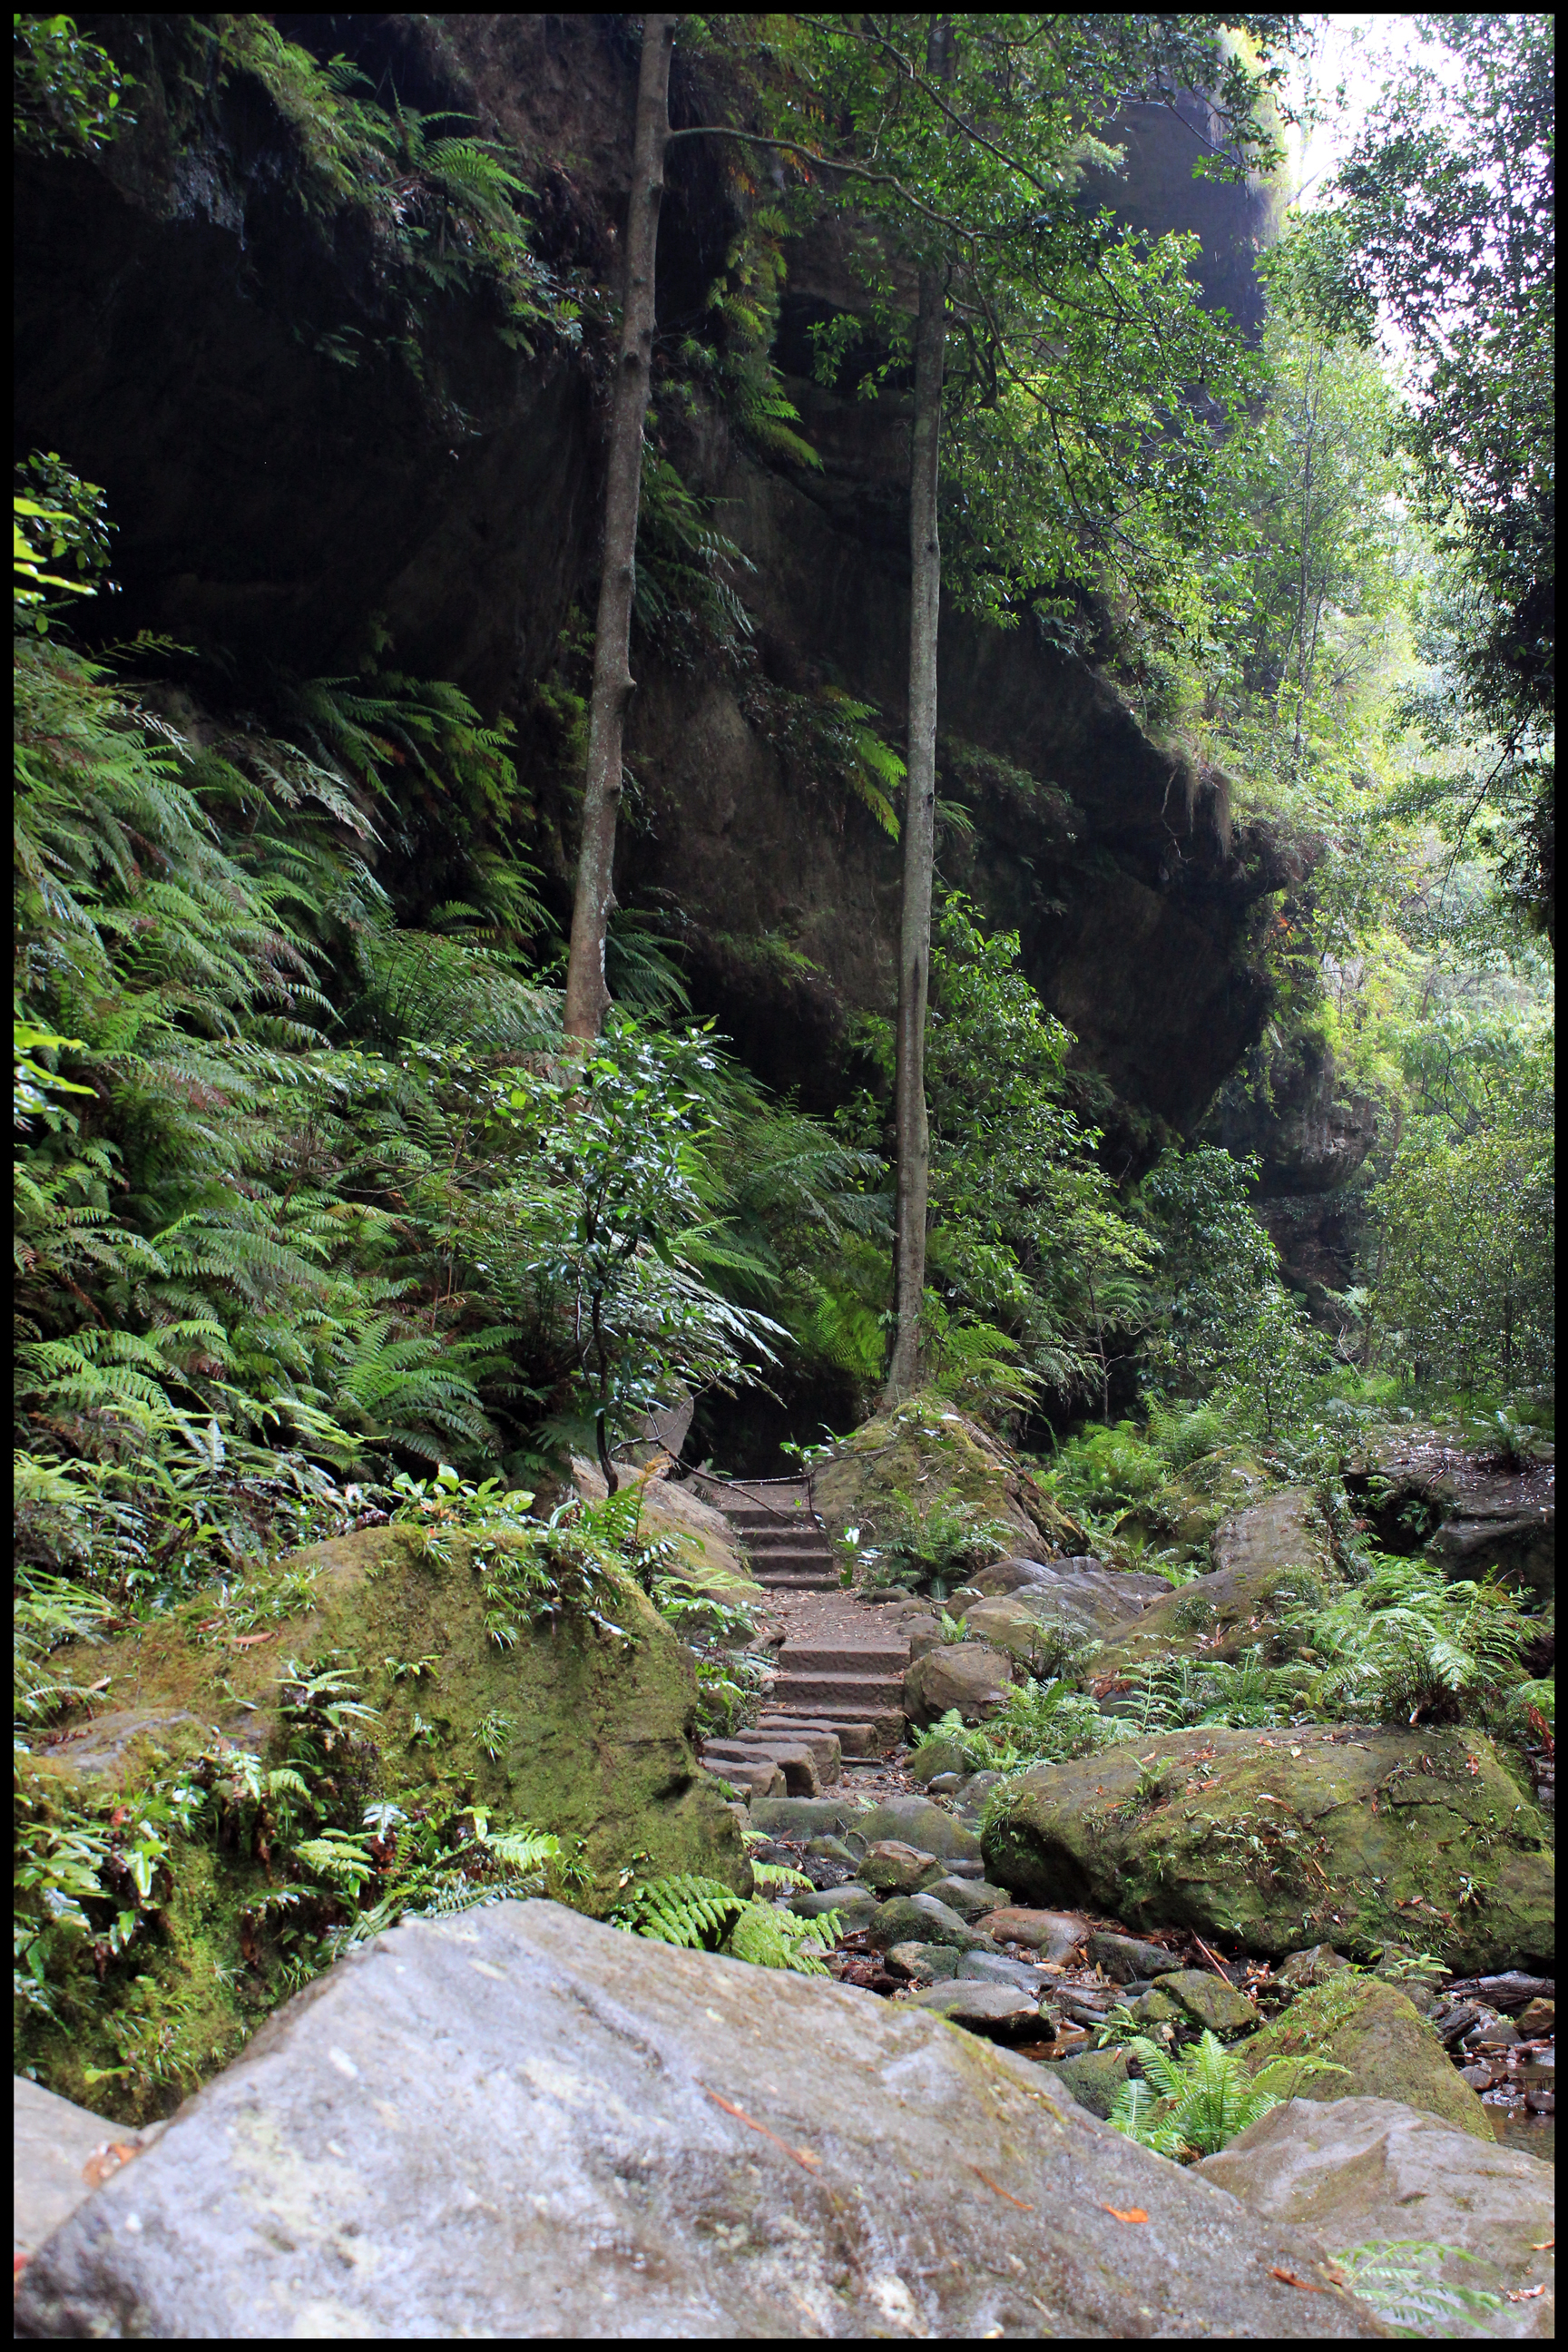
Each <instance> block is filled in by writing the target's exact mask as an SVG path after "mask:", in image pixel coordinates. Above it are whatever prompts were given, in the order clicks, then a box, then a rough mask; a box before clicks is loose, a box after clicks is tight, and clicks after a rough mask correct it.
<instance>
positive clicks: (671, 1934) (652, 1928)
mask: <svg viewBox="0 0 1568 2352" xmlns="http://www.w3.org/2000/svg"><path fill="white" fill-rule="evenodd" d="M610 1924H611V1926H612V1927H624V1928H626V1930H627V1931H628V1932H629V1933H630V1934H632V1935H634V1936H647V1937H650V1938H651V1939H652V1940H653V1941H654V1942H655V1943H660V1944H675V1945H678V1946H679V1947H680V1948H683V1949H684V1950H687V1951H694V1952H721V1953H723V1954H725V1955H726V1956H727V1957H728V1958H731V1959H735V1960H749V1961H750V1962H751V1964H752V1967H753V1968H759V1969H789V1970H790V1972H791V1973H792V1974H793V1975H795V1976H803V1977H821V1976H826V1974H827V1963H826V1957H825V1955H826V1953H827V1951H828V1950H829V1949H830V1948H832V1946H833V1945H834V1944H835V1943H836V1942H837V1938H838V1935H839V1932H840V1923H839V1918H838V1915H837V1912H829V1913H828V1914H826V1916H825V1917H823V1918H820V1919H797V1918H796V1917H795V1915H794V1913H793V1912H789V1911H780V1910H775V1909H774V1908H773V1906H772V1905H771V1904H768V1903H758V1902H754V1901H748V1900H747V1898H746V1897H745V1896H744V1895H736V1894H734V1893H732V1892H731V1889H730V1888H729V1887H728V1886H726V1885H723V1883H722V1882H721V1880H719V1879H717V1878H700V1877H691V1876H683V1877H674V1878H656V1879H649V1880H645V1881H641V1882H639V1883H638V1884H637V1885H636V1886H635V1887H634V1888H633V1889H632V1891H631V1892H630V1893H629V1894H628V1895H626V1896H624V1897H623V1899H622V1901H621V1902H620V1903H618V1904H617V1905H616V1908H615V1909H614V1910H613V1911H612V1912H611V1913H610Z"/></svg>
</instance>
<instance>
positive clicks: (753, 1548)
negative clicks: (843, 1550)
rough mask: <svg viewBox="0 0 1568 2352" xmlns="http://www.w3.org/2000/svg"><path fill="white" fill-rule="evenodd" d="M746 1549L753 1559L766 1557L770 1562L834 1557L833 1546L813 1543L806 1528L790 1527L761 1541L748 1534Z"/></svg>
mask: <svg viewBox="0 0 1568 2352" xmlns="http://www.w3.org/2000/svg"><path fill="white" fill-rule="evenodd" d="M746 1549H747V1550H748V1551H749V1552H750V1553H751V1556H752V1559H765V1560H767V1561H769V1562H770V1563H772V1562H773V1561H774V1560H788V1559H832V1558H833V1550H832V1547H831V1546H830V1545H828V1544H825V1543H813V1542H812V1541H811V1540H810V1538H809V1537H808V1536H807V1534H806V1532H805V1529H804V1528H799V1529H797V1528H788V1529H787V1530H786V1531H785V1532H784V1534H782V1535H780V1536H777V1537H769V1538H767V1539H766V1540H765V1541H763V1542H761V1543H759V1542H758V1541H757V1539H756V1538H755V1537H754V1536H748V1537H747V1538H746Z"/></svg>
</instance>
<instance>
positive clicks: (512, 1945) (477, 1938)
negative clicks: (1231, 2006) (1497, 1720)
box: [17, 1903, 1384, 2338]
mask: <svg viewBox="0 0 1568 2352" xmlns="http://www.w3.org/2000/svg"><path fill="white" fill-rule="evenodd" d="M1304 2284H1305V2285H1306V2286H1308V2287H1310V2288H1315V2289H1316V2290H1317V2291H1316V2292H1303V2285H1304ZM17 2318H18V2325H19V2326H20V2328H21V2330H22V2332H23V2333H24V2334H27V2335H33V2336H40V2335H51V2336H55V2335H58V2336H67V2335H68V2336H100V2335H109V2336H119V2335H132V2334H135V2335H140V2336H212V2337H218V2338H221V2337H225V2336H233V2337H240V2338H249V2337H262V2336H328V2337H332V2336H556V2337H559V2336H590V2337H592V2336H605V2337H616V2338H624V2337H642V2336H692V2337H710V2336H739V2337H781V2338H795V2337H799V2336H848V2337H856V2336H872V2337H885V2336H960V2337H963V2336H985V2335H987V2334H990V2335H1008V2336H1047V2335H1076V2336H1150V2335H1159V2336H1196V2335H1200V2334H1201V2335H1205V2336H1206V2335H1218V2336H1256V2337H1273V2336H1313V2337H1323V2336H1375V2335H1380V2334H1382V2333H1384V2329H1383V2327H1382V2324H1381V2323H1380V2322H1379V2321H1378V2320H1377V2319H1376V2318H1375V2317H1374V2316H1373V2315H1372V2314H1371V2313H1370V2312H1368V2311H1367V2309H1366V2308H1365V2306H1364V2305H1359V2304H1357V2303H1355V2302H1354V2301H1352V2299H1351V2298H1350V2297H1348V2296H1346V2295H1345V2294H1343V2293H1342V2291H1340V2290H1339V2289H1338V2288H1337V2287H1336V2286H1335V2285H1334V2284H1332V2282H1331V2279H1330V2278H1329V2276H1328V2275H1327V2272H1326V2269H1325V2257H1324V2254H1323V2252H1322V2249H1321V2246H1320V2245H1319V2244H1318V2242H1316V2241H1315V2240H1314V2239H1312V2238H1311V2237H1310V2236H1308V2235H1306V2234H1305V2233H1303V2232H1302V2231H1299V2230H1295V2229H1291V2228H1289V2227H1282V2226H1281V2225H1279V2224H1278V2223H1276V2222H1273V2221H1265V2220H1262V2219H1260V2218H1259V2217H1258V2216H1257V2215H1255V2214H1253V2213H1252V2212H1250V2211H1249V2210H1247V2207H1246V2206H1244V2205H1242V2204H1241V2203H1240V2202H1239V2201H1238V2200H1237V2199H1236V2198H1234V2197H1232V2196H1230V2195H1229V2194H1228V2193H1227V2192H1226V2191H1225V2190H1222V2189H1217V2188H1215V2187H1214V2186H1213V2185H1212V2184H1211V2183H1209V2182H1207V2181H1205V2180H1201V2179H1194V2177H1193V2176H1192V2175H1191V2174H1190V2173H1187V2172H1184V2171H1182V2170H1181V2169H1180V2168H1177V2167H1176V2166H1174V2165H1171V2164H1167V2163H1165V2162H1164V2161H1163V2159H1161V2158H1157V2157H1154V2156H1152V2155H1150V2154H1149V2153H1148V2151H1147V2150H1145V2149H1143V2148H1141V2147H1137V2146H1136V2145H1135V2144H1134V2143H1133V2142H1131V2141H1130V2140H1127V2139H1124V2138H1122V2137H1120V2136H1119V2135H1118V2134H1116V2133H1114V2132H1112V2131H1110V2130H1109V2129H1108V2128H1107V2127H1106V2126H1104V2125H1102V2124H1100V2123H1098V2122H1096V2121H1095V2120H1094V2118H1092V2117H1091V2116H1089V2115H1087V2114H1086V2113H1085V2112H1084V2111H1083V2109H1081V2108H1079V2107H1078V2106H1076V2105H1074V2104H1073V2103H1072V2101H1071V2100H1070V2099H1068V2098H1067V2097H1065V2096H1063V2095H1060V2094H1059V2093H1058V2092H1055V2091H1052V2090H1047V2088H1046V2087H1045V2086H1044V2085H1043V2084H1042V2082H1041V2079H1040V2076H1039V2074H1038V2073H1037V2070H1036V2069H1035V2068H1034V2067H1033V2066H1031V2065H1030V2064H1029V2063H1028V2062H1027V2061H1026V2060H1023V2059H1020V2058H1016V2057H1014V2056H1011V2055H1009V2054H1008V2053H1006V2052H1005V2051H1003V2050H999V2049H997V2048H995V2047H994V2046H992V2045H991V2044H990V2043H988V2042H984V2041H983V2040H980V2039H978V2038H976V2037H975V2036H973V2035H972V2034H968V2033H963V2032H959V2031H956V2030H955V2029H954V2028H953V2027H952V2026H950V2025H947V2024H945V2023H943V2022H942V2021H941V2020H939V2019H937V2018H933V2017H930V2016H923V2015H921V2014H920V2013H919V2012H918V2011H916V2010H915V2009H913V2008H911V2007H910V2005H909V2004H896V2005H895V2004H889V2003H887V2002H884V2001H880V2000H877V1999H876V1998H875V1997H874V1996H873V1995H871V1994H869V1993H865V1992H860V1991H857V1990H854V1989H852V1988H850V1987H848V1986H841V1985H834V1984H830V1983H826V1982H822V1981H817V1980H813V1979H805V1978H799V1977H791V1976H787V1975H784V1974H783V1973H777V1972H774V1971H772V1970H766V1969H752V1968H747V1967H745V1966H744V1965H743V1964H742V1963H741V1962H739V1961H733V1960H724V1959H717V1958H710V1957H708V1956H707V1955H705V1954H702V1953H695V1952H684V1951H676V1950H672V1949H669V1948H667V1947H664V1946H660V1945H651V1944H648V1943H645V1942H641V1941H638V1940H636V1939H634V1938H632V1937H626V1936H623V1935H621V1934H619V1933H617V1931H616V1929H614V1928H611V1927H601V1926H597V1925H595V1924H594V1923H592V1922H589V1921H585V1920H584V1919H582V1918H579V1917H577V1916H574V1915H573V1914H572V1913H570V1912H567V1911H563V1910H561V1909H559V1908H557V1907H556V1906H554V1905H551V1904H543V1903H528V1904H516V1903H509V1904H501V1905H498V1906H495V1907H494V1908H493V1909H488V1910H483V1911H477V1912H471V1913H469V1914H468V1915H466V1916H458V1917H456V1918H451V1919H445V1920H427V1921H421V1922H418V1923H415V1924H408V1925H405V1926H403V1927H398V1928H396V1929H395V1930H394V1931H393V1932H392V1933H391V1934H389V1935H387V1936H384V1937H381V1938H379V1939H378V1941H377V1942H376V1943H375V1944H374V1946H372V1947H371V1948H370V1949H369V1950H368V1951H367V1952H365V1953H363V1955H360V1956H358V1957H356V1958H353V1959H350V1960H348V1961H345V1962H343V1963H342V1964H341V1965H340V1966H339V1967H338V1968H336V1969H333V1970H332V1971H331V1974H329V1975H328V1976H326V1977H324V1978H322V1979H320V1980H319V1982H317V1983H316V1984H314V1985H312V1986H310V1987H309V1988H308V1989H307V1990H305V1991H304V1992H302V1993H301V1994H300V1995H299V1996H298V1998H297V1999H296V2000H293V2001H292V2002H290V2003H289V2006H288V2008H287V2009H285V2010H283V2011H280V2012H279V2014H278V2016H276V2017H275V2018H274V2019H273V2020H272V2021H271V2022H270V2023H269V2024H268V2026H266V2027H265V2028H264V2029H263V2031H262V2032H260V2033H259V2034H258V2036H257V2038H256V2040H255V2042H253V2043H252V2044H251V2045H250V2047H249V2049H248V2050H247V2052H246V2053H245V2054H244V2056H243V2057H242V2058H240V2059H239V2060H238V2061H237V2063H235V2064H234V2065H233V2066H231V2067H230V2068H229V2069H228V2071H227V2072H226V2074H221V2075H219V2076H218V2077H217V2078H216V2081H214V2082H212V2083H210V2084H208V2085H207V2086H206V2088H205V2090H203V2091H202V2092H200V2093H199V2094H198V2095H196V2097H195V2099H193V2100H192V2101H191V2102H190V2103H189V2104H188V2105H186V2106H185V2107H184V2108H183V2109H182V2110H181V2112H180V2114H179V2115H178V2116H176V2117H175V2118H174V2121H173V2123H172V2124H171V2125H170V2126H169V2128H168V2130H167V2131H166V2132H165V2133H164V2134H163V2137H162V2138H161V2139H160V2140H159V2141H158V2143H157V2144H156V2146H155V2147H153V2148H151V2149H150V2150H149V2151H148V2152H147V2153H146V2154H145V2155H143V2156H142V2157H139V2158H138V2159H137V2161H136V2162H135V2164H134V2165H132V2166H130V2167H128V2168H126V2170H125V2171H124V2172H123V2173H121V2174H117V2175H116V2176H115V2177H114V2178H112V2179H110V2180H109V2181H108V2182H107V2184H106V2185H105V2186H104V2187H103V2188H102V2189H100V2190H99V2191H98V2193H97V2194H96V2195H95V2196H93V2197H92V2198H91V2199H89V2201H88V2202H87V2203H86V2204H85V2205H84V2206H82V2207H80V2208H79V2210H78V2211H77V2212H76V2213H75V2214H73V2215H72V2216H71V2218H70V2219H69V2220H68V2221H67V2222H66V2223H65V2224H64V2226H63V2227H62V2228H61V2229H60V2230H59V2231H58V2232H57V2233H56V2235H55V2236H54V2237H53V2238H52V2239H51V2240H50V2241H49V2242H48V2243H47V2245H46V2246H45V2247H43V2248H42V2249H41V2251H40V2252H38V2254H37V2256H36V2257H35V2259H34V2261H33V2263H31V2265H30V2266H29V2268H28V2269H27V2271H26V2273H25V2275H24V2278H23V2281H22V2285H21V2291H20V2294H19V2297H18V2301H17Z"/></svg>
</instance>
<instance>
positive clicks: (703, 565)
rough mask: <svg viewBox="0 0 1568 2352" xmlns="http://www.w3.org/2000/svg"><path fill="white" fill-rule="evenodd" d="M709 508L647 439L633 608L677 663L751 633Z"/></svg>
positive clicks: (730, 649)
mask: <svg viewBox="0 0 1568 2352" xmlns="http://www.w3.org/2000/svg"><path fill="white" fill-rule="evenodd" d="M712 511H713V501H712V500H711V499H700V498H699V497H697V496H696V495H695V494H694V493H693V492H692V491H690V490H689V489H688V488H687V487H686V484H685V483H684V482H683V481H682V480H681V478H680V476H679V473H678V472H677V471H676V469H675V467H674V466H673V465H671V463H670V461H669V459H668V457H660V456H659V455H658V453H657V450H656V448H655V446H654V444H653V442H652V441H651V440H650V441H649V442H648V443H647V445H646V446H645V447H644V450H643V462H642V495H641V501H640V505H639V508H638V513H637V587H636V597H635V603H634V608H633V609H634V613H635V616H636V619H637V626H638V627H639V629H641V630H642V631H643V632H644V633H645V634H646V635H647V636H648V637H649V638H651V640H652V641H653V643H654V645H655V646H658V650H659V652H660V653H661V654H662V655H663V656H665V657H666V658H667V659H668V660H672V661H674V662H676V663H678V664H681V665H684V666H689V665H690V664H691V663H692V662H693V661H694V660H696V659H697V658H698V657H699V656H702V655H714V654H716V655H718V656H721V658H725V659H728V660H730V661H731V662H733V661H737V660H738V659H739V658H740V656H741V654H742V649H743V648H744V647H745V646H747V645H748V644H749V643H750V641H751V637H752V616H751V614H750V613H749V612H748V611H747V609H746V607H745V605H744V604H743V603H742V599H741V596H740V593H739V591H738V590H737V589H736V587H735V586H734V584H733V579H732V575H737V574H740V573H742V572H752V571H754V570H755V568H756V567H755V566H754V565H753V564H752V561H751V559H750V557H749V556H746V555H744V554H742V551H741V550H740V548H738V547H737V546H736V544H735V542H734V541H733V540H732V539H727V538H726V537H725V535H724V533H723V532H722V531H720V530H715V529H714V528H713V521H712ZM622 1001H623V1002H624V1001H625V1000H624V998H623V1000H622Z"/></svg>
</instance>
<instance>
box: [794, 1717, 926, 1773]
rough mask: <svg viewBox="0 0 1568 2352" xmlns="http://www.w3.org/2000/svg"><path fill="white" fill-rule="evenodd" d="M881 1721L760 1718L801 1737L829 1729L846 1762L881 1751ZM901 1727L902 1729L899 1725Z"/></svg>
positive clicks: (882, 1739)
mask: <svg viewBox="0 0 1568 2352" xmlns="http://www.w3.org/2000/svg"><path fill="white" fill-rule="evenodd" d="M882 1720H883V1718H882V1717H878V1716H873V1717H868V1720H867V1721H866V1722H864V1723H843V1722H839V1723H821V1722H817V1721H812V1722H809V1723H808V1722H805V1721H803V1720H802V1719H801V1718H800V1717H796V1716H793V1715H785V1716H778V1715H766V1716H764V1717H763V1725H764V1726H765V1727H767V1728H769V1729H772V1730H774V1731H782V1732H785V1733H788V1732H794V1731H796V1730H798V1731H799V1732H800V1734H801V1736H802V1737H803V1738H805V1737H807V1736H808V1735H810V1734H812V1733H819V1732H825V1731H826V1732H830V1733H831V1734H832V1736H833V1738H835V1739H837V1742H838V1748H839V1754H840V1757H841V1759H843V1762H844V1763H856V1762H859V1763H864V1762H865V1761H866V1760H867V1759H868V1758H869V1757H872V1756H879V1755H880V1754H881V1753H882V1751H883V1746H884V1738H883V1734H882V1732H881V1731H880V1730H879V1725H880V1724H881V1722H882ZM901 1728H902V1726H901V1725H900V1730H901Z"/></svg>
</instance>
